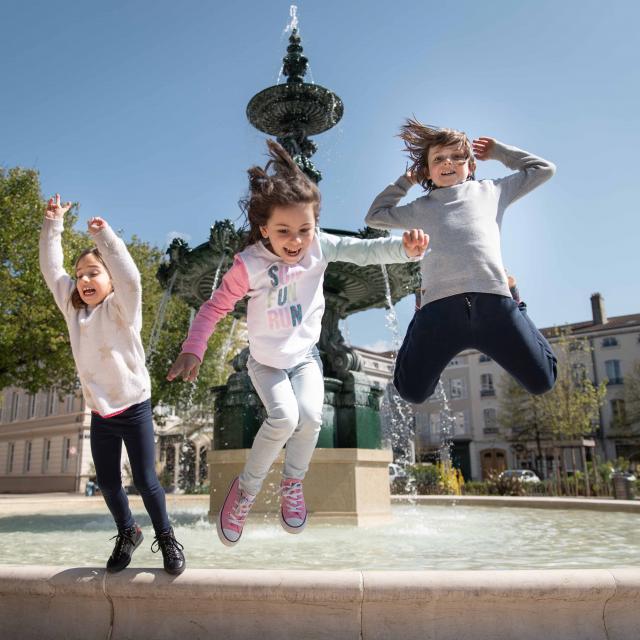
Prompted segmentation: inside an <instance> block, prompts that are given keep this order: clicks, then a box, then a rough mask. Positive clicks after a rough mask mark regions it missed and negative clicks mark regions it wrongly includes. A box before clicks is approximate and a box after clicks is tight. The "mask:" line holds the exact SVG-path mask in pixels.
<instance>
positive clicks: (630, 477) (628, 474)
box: [609, 469, 636, 482]
mask: <svg viewBox="0 0 640 640" xmlns="http://www.w3.org/2000/svg"><path fill="white" fill-rule="evenodd" d="M616 475H622V476H624V477H625V479H626V480H631V481H632V482H635V481H636V476H635V474H634V473H633V472H632V471H616V470H615V469H614V470H613V471H612V472H611V474H610V475H609V477H610V478H611V479H613V476H616Z"/></svg>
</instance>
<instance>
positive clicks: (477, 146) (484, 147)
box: [472, 138, 496, 160]
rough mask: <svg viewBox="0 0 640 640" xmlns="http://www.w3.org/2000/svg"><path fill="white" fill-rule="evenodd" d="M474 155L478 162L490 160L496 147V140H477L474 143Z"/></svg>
mask: <svg viewBox="0 0 640 640" xmlns="http://www.w3.org/2000/svg"><path fill="white" fill-rule="evenodd" d="M472 146H473V155H474V156H475V157H476V160H489V158H491V155H492V153H493V148H494V147H495V146H496V141H495V138H476V139H475V140H474V141H473V143H472Z"/></svg>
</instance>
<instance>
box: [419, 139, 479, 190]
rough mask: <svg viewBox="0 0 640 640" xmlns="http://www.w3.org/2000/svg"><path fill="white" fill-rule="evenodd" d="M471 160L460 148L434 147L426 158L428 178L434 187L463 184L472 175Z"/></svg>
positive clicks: (449, 146)
mask: <svg viewBox="0 0 640 640" xmlns="http://www.w3.org/2000/svg"><path fill="white" fill-rule="evenodd" d="M470 165H471V160H470V158H469V156H468V154H467V153H466V151H465V150H464V148H463V147H462V146H459V145H456V144H451V145H435V146H433V147H430V149H429V154H428V157H427V166H428V168H429V169H428V176H427V177H429V178H430V179H431V181H432V182H433V184H435V185H436V187H452V186H453V185H454V184H460V183H462V182H465V180H467V178H468V177H469V175H470V174H471V173H472V167H471V166H470Z"/></svg>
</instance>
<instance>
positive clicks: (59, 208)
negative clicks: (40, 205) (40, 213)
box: [44, 193, 71, 220]
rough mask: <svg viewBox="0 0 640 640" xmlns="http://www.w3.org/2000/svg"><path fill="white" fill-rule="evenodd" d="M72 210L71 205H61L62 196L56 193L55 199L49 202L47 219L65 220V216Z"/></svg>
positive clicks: (46, 212) (46, 211)
mask: <svg viewBox="0 0 640 640" xmlns="http://www.w3.org/2000/svg"><path fill="white" fill-rule="evenodd" d="M69 209H71V203H70V202H65V203H64V204H61V203H60V194H59V193H56V195H55V197H54V198H49V202H47V208H46V209H45V212H44V215H45V218H49V220H64V214H65V213H67V211H69Z"/></svg>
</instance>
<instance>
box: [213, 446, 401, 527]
mask: <svg viewBox="0 0 640 640" xmlns="http://www.w3.org/2000/svg"><path fill="white" fill-rule="evenodd" d="M249 451H250V450H249V449H235V450H224V451H216V450H212V451H209V453H208V455H207V461H208V463H209V480H210V482H211V494H210V495H211V498H210V503H209V518H210V520H214V519H215V518H216V517H217V515H218V512H219V511H220V507H221V506H222V502H223V501H224V498H225V497H226V495H227V491H228V489H229V486H230V484H231V482H232V480H233V479H234V478H235V477H236V476H237V475H239V474H240V472H241V471H242V469H243V467H244V465H245V462H246V460H247V457H248V455H249ZM283 461H284V452H282V453H280V455H279V456H278V458H277V460H276V462H275V463H274V464H273V466H272V467H271V470H270V471H269V474H268V475H267V479H266V480H265V482H264V485H263V488H262V491H261V492H260V494H259V495H258V497H257V499H256V503H255V505H254V507H253V508H252V510H251V514H252V515H254V516H255V515H264V514H267V513H270V514H277V513H278V509H279V496H278V494H277V491H278V488H279V487H280V478H281V477H282V465H283ZM391 461H392V454H391V450H389V449H316V451H315V452H314V454H313V458H312V459H311V464H310V465H309V471H308V473H307V476H306V478H305V480H304V495H305V501H306V504H307V509H308V510H309V514H310V518H311V519H312V521H313V522H314V523H316V522H331V523H340V524H351V525H363V524H375V523H379V522H384V521H387V520H389V519H390V518H391V508H390V494H389V469H388V466H389V463H390V462H391ZM250 517H251V516H250Z"/></svg>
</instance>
